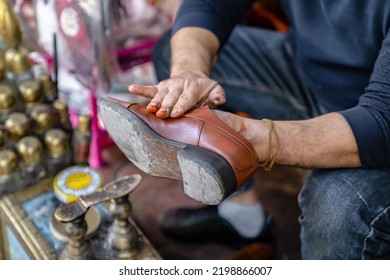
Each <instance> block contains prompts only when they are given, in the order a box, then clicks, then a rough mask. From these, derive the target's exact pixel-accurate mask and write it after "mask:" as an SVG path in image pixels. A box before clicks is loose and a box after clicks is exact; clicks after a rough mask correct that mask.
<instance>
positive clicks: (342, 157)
mask: <svg viewBox="0 0 390 280" xmlns="http://www.w3.org/2000/svg"><path fill="white" fill-rule="evenodd" d="M249 122H251V124H250V125H249V126H247V128H246V130H247V131H245V132H244V135H246V136H245V137H247V138H248V140H250V142H251V143H252V144H253V145H254V146H255V149H256V151H257V153H258V156H259V159H260V162H264V161H265V160H266V156H267V153H268V149H269V144H268V139H269V138H268V137H269V122H268V121H265V120H262V121H259V120H250V121H249ZM274 126H275V131H276V133H277V134H278V138H279V142H280V148H279V151H278V154H277V159H276V162H275V163H276V164H280V165H290V166H299V167H304V168H342V167H359V166H360V159H359V154H358V148H357V145H356V141H355V138H354V135H353V133H352V130H351V129H350V127H349V125H348V123H347V122H346V120H345V119H344V118H343V116H341V115H340V114H338V113H330V114H327V115H323V116H320V117H316V118H313V119H309V120H303V121H274ZM249 130H252V133H251V132H250V131H249ZM253 132H254V133H253ZM271 149H272V152H275V151H277V143H276V139H275V137H274V138H273V141H272V147H271Z"/></svg>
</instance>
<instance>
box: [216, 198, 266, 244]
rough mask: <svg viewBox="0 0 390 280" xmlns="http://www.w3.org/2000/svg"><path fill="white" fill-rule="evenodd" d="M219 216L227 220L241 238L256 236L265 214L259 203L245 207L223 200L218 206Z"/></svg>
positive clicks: (263, 221)
mask: <svg viewBox="0 0 390 280" xmlns="http://www.w3.org/2000/svg"><path fill="white" fill-rule="evenodd" d="M218 213H219V215H220V216H221V217H222V218H224V219H225V220H227V221H228V222H229V223H230V224H231V225H232V226H233V227H234V228H235V229H236V230H237V231H238V233H240V234H241V235H242V236H243V237H246V238H252V237H255V236H257V235H258V234H259V233H260V231H261V230H262V228H263V226H264V223H265V213H264V210H263V206H262V205H261V203H257V204H254V205H246V204H241V203H237V202H235V201H230V200H224V201H222V202H221V203H220V204H219V205H218Z"/></svg>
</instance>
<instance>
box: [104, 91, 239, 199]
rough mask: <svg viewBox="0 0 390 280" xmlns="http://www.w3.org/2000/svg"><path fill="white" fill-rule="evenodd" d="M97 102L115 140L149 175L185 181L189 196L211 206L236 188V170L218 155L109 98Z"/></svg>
mask: <svg viewBox="0 0 390 280" xmlns="http://www.w3.org/2000/svg"><path fill="white" fill-rule="evenodd" d="M98 105H99V113H100V115H101V118H102V120H103V123H104V125H105V128H106V129H107V131H108V133H109V134H110V136H111V138H112V140H113V141H114V142H115V143H116V144H117V146H118V147H119V149H120V150H121V151H122V152H123V153H124V154H125V156H126V157H127V158H128V159H129V160H130V161H131V162H132V163H133V164H134V165H135V166H137V167H138V168H139V169H140V170H142V171H143V172H145V173H146V174H149V175H152V176H156V177H164V178H170V179H176V180H182V181H183V187H184V193H185V194H186V195H187V196H189V197H191V198H193V199H195V200H197V201H200V202H202V203H205V204H209V205H215V204H218V203H220V202H221V201H222V200H223V199H224V198H226V197H227V196H228V195H230V194H231V193H232V192H234V191H235V189H236V178H235V175H234V171H233V169H232V167H231V166H230V164H229V163H228V162H227V161H226V159H225V158H223V157H222V156H220V155H219V154H217V153H215V152H213V151H210V150H207V149H205V148H202V147H198V146H192V145H187V144H184V143H179V142H175V141H172V140H170V139H166V138H164V137H162V136H161V135H159V134H157V133H156V132H155V131H154V130H153V129H152V128H151V127H149V125H148V124H146V123H145V122H144V121H143V120H142V119H141V118H139V117H138V116H137V115H136V114H134V113H133V112H131V111H130V110H128V109H126V108H124V107H123V106H121V105H119V104H117V103H115V102H114V101H112V100H110V99H109V98H101V99H99V101H98ZM178 133H180V131H178Z"/></svg>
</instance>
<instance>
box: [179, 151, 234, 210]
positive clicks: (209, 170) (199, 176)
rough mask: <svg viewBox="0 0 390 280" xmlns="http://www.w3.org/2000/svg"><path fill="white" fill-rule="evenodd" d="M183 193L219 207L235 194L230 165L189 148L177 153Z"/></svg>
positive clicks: (211, 154) (208, 154)
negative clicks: (223, 201)
mask: <svg viewBox="0 0 390 280" xmlns="http://www.w3.org/2000/svg"><path fill="white" fill-rule="evenodd" d="M177 158H178V161H179V165H180V169H181V173H182V176H183V187H184V193H185V194H186V195H187V196H189V197H191V198H192V199H195V200H197V201H200V202H202V203H205V204H209V205H216V204H218V203H220V202H221V201H222V200H223V199H225V198H226V197H227V196H229V195H230V194H231V193H233V192H234V191H235V190H236V186H237V181H236V177H235V175H234V174H235V173H234V171H233V169H232V167H231V166H230V164H229V163H228V162H227V161H226V160H225V159H224V158H223V157H222V156H220V155H218V154H216V153H214V152H211V151H209V150H206V149H202V148H196V147H186V148H184V149H183V150H181V151H180V152H178V153H177Z"/></svg>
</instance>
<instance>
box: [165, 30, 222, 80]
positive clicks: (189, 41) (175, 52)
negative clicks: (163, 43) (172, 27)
mask: <svg viewBox="0 0 390 280" xmlns="http://www.w3.org/2000/svg"><path fill="white" fill-rule="evenodd" d="M218 48H219V41H218V39H217V37H216V36H215V35H214V34H213V33H212V32H210V31H208V30H206V29H203V28H199V27H184V28H182V29H180V30H178V31H177V32H176V33H175V34H174V35H173V36H172V39H171V50H172V51H171V53H172V55H171V77H181V76H183V75H197V76H201V77H208V76H209V75H210V69H211V68H212V66H213V64H214V63H215V60H216V57H217V52H218Z"/></svg>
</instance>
